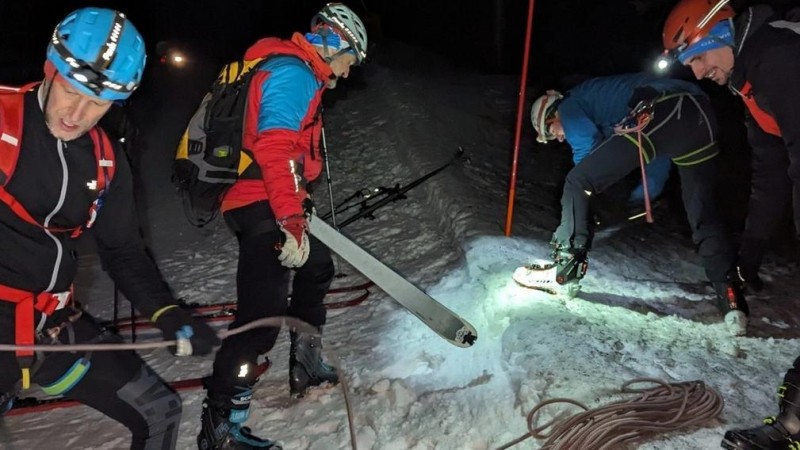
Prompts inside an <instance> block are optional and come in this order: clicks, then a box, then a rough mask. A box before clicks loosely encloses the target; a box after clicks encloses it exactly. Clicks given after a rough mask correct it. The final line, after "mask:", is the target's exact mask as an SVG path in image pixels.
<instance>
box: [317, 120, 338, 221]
mask: <svg viewBox="0 0 800 450" xmlns="http://www.w3.org/2000/svg"><path fill="white" fill-rule="evenodd" d="M320 114H322V112H320ZM322 159H323V160H324V161H325V180H326V182H327V183H328V198H329V199H330V201H331V220H332V221H333V226H334V228H336V210H335V209H334V207H333V180H332V179H331V166H330V163H329V162H328V142H327V141H326V140H325V127H324V126H323V127H322Z"/></svg>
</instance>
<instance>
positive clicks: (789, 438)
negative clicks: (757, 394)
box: [721, 358, 800, 450]
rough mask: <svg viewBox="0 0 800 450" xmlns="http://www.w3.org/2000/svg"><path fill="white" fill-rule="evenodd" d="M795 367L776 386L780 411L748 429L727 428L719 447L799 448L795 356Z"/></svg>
mask: <svg viewBox="0 0 800 450" xmlns="http://www.w3.org/2000/svg"><path fill="white" fill-rule="evenodd" d="M794 363H795V365H794V368H792V369H789V371H788V372H786V376H785V377H784V378H783V384H782V385H781V386H780V387H779V388H778V397H779V398H780V401H779V403H778V407H779V409H780V413H779V414H778V416H777V417H767V418H766V419H764V425H762V426H760V427H757V428H750V429H747V430H730V431H728V432H726V433H725V437H724V439H723V440H722V443H721V445H722V448H726V449H728V450H794V449H798V448H800V372H798V368H797V365H798V363H800V358H798V359H797V360H795V362H794Z"/></svg>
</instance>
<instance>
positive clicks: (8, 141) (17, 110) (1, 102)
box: [0, 83, 38, 186]
mask: <svg viewBox="0 0 800 450" xmlns="http://www.w3.org/2000/svg"><path fill="white" fill-rule="evenodd" d="M37 84H38V83H31V84H27V85H25V86H22V87H9V86H0V186H5V185H6V183H8V180H9V179H10V178H11V175H13V174H14V168H15V167H16V166H17V158H18V157H19V145H20V141H21V140H22V113H23V104H24V102H25V93H26V92H28V91H30V90H31V89H33V88H34V87H35V86H36V85H37Z"/></svg>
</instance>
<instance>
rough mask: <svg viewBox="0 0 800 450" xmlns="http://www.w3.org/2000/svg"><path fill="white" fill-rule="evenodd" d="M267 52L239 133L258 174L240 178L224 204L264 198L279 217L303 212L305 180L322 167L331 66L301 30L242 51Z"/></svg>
mask: <svg viewBox="0 0 800 450" xmlns="http://www.w3.org/2000/svg"><path fill="white" fill-rule="evenodd" d="M266 57H269V59H268V60H267V61H266V62H265V63H264V64H262V65H261V66H260V67H259V71H258V73H256V74H254V75H253V79H252V82H251V84H250V88H249V91H248V96H247V108H246V111H245V126H244V134H243V146H244V149H246V151H249V152H250V153H251V154H252V155H253V159H254V160H255V161H256V163H257V166H258V167H257V168H258V169H259V171H260V174H259V176H258V177H256V179H253V178H250V177H243V178H242V179H239V180H238V181H237V182H236V183H235V184H234V185H233V186H232V187H231V189H230V190H228V192H227V193H226V195H225V198H224V200H223V203H222V210H223V211H226V210H230V209H233V208H238V207H241V206H244V205H247V204H249V203H253V202H255V201H260V200H268V201H269V204H270V206H271V207H272V211H273V213H274V214H275V217H276V218H278V219H281V218H285V217H289V216H294V215H301V214H303V207H302V202H303V200H304V199H305V198H306V197H307V192H306V184H307V183H308V182H310V181H313V180H314V179H316V178H317V177H318V176H319V174H320V173H321V171H322V156H321V154H320V151H319V141H320V134H321V129H322V117H321V115H320V111H321V100H322V93H323V92H324V91H325V86H326V83H327V81H328V80H329V79H331V78H332V77H333V72H332V71H331V69H330V66H328V64H327V63H326V62H325V60H324V59H322V57H321V56H320V55H319V54H318V53H317V51H316V49H315V48H314V47H313V46H312V45H311V44H309V43H308V42H307V41H306V40H305V38H304V37H303V35H302V34H300V33H295V34H294V35H293V36H292V38H291V40H281V39H278V38H264V39H261V40H259V41H258V42H256V43H255V44H254V45H253V46H251V47H250V48H249V49H248V50H247V52H246V53H245V59H247V60H250V59H257V58H266Z"/></svg>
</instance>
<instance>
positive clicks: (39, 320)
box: [0, 8, 219, 449]
mask: <svg viewBox="0 0 800 450" xmlns="http://www.w3.org/2000/svg"><path fill="white" fill-rule="evenodd" d="M144 64H145V49H144V42H143V40H142V37H141V35H140V34H139V32H138V31H137V30H136V28H135V27H134V26H133V24H132V23H131V22H130V21H129V20H128V19H127V18H126V17H125V15H124V14H122V13H119V12H117V11H112V10H108V9H101V8H83V9H79V10H77V11H74V12H72V13H71V14H69V15H68V16H67V17H66V18H65V19H64V20H63V21H61V22H60V23H59V24H58V25H57V26H56V29H55V31H54V33H53V35H52V38H51V40H50V44H49V47H48V49H47V60H46V62H45V68H44V69H45V70H44V71H45V78H44V81H43V82H41V83H32V84H29V85H27V86H24V87H22V88H3V89H0V136H2V137H1V138H0V236H2V239H1V240H0V343H3V344H16V345H18V346H27V345H31V344H52V345H69V344H96V343H117V342H120V338H119V337H118V336H116V335H113V334H111V333H109V332H108V331H107V330H105V329H104V328H102V327H101V326H100V325H98V323H97V322H96V321H95V320H94V319H93V318H92V317H91V316H89V315H88V314H87V313H86V312H84V311H82V310H80V309H78V308H77V307H75V306H74V304H73V302H71V300H70V297H71V292H72V283H73V280H74V278H75V273H76V271H77V253H76V250H77V249H76V240H77V239H76V238H77V237H78V236H80V235H82V234H83V233H86V234H87V235H91V236H92V237H93V238H94V240H95V242H96V244H97V252H98V254H99V256H100V259H101V261H102V263H103V268H104V269H105V270H106V272H108V274H109V276H110V277H111V279H112V280H113V281H114V282H115V283H116V285H117V286H118V287H119V289H120V290H121V291H122V293H123V294H124V295H125V297H126V298H128V299H129V300H130V301H131V303H132V304H133V305H134V306H135V307H136V308H137V310H138V311H140V312H141V313H143V314H145V315H147V316H148V317H150V318H151V320H152V321H153V323H154V324H155V325H156V326H157V327H158V328H160V329H161V331H162V333H163V336H164V338H165V339H167V340H176V339H177V342H178V345H175V346H172V347H170V350H171V351H172V352H173V353H175V354H176V355H189V354H195V355H202V354H207V353H209V352H211V351H212V349H213V347H214V346H215V345H217V344H219V338H218V337H217V336H216V334H215V333H214V331H213V330H212V329H210V328H209V327H208V326H207V325H206V324H204V323H202V322H199V321H196V320H194V319H193V318H192V317H191V315H189V314H188V313H186V312H185V311H184V310H183V309H181V308H179V307H178V306H177V302H176V300H175V298H174V297H173V295H172V294H171V293H170V290H169V288H168V286H167V284H166V283H165V282H164V280H163V278H162V276H161V275H160V273H159V270H158V268H157V266H156V264H155V263H154V261H153V260H152V259H151V258H150V256H149V255H148V253H147V251H146V249H145V246H144V244H143V242H142V239H141V236H140V234H139V227H138V224H137V220H136V213H135V207H134V203H133V186H132V180H131V171H130V168H129V166H128V162H127V159H126V157H125V155H124V153H123V152H122V150H121V149H120V148H119V146H118V145H117V144H116V143H113V142H112V141H111V140H110V139H109V138H108V137H107V136H106V134H105V132H104V131H103V130H102V129H100V128H99V127H97V126H96V125H97V122H98V120H100V118H101V117H103V115H104V114H105V113H106V112H107V111H108V109H109V107H110V106H111V104H112V102H114V101H116V100H124V99H126V98H128V97H129V96H130V95H131V94H132V93H133V91H134V90H135V89H136V88H137V87H138V85H139V82H140V81H141V79H142V72H143V70H144ZM23 137H24V138H23ZM31 383H36V384H38V385H39V386H40V387H41V388H42V389H43V390H44V391H45V392H46V393H48V394H50V395H63V396H65V397H66V398H69V399H74V400H77V401H79V402H81V403H84V404H86V405H88V406H91V407H92V408H95V409H97V410H98V411H100V412H102V413H103V414H105V415H107V416H108V417H111V418H113V419H114V420H117V421H119V422H120V423H122V424H123V425H125V426H126V427H128V429H130V431H131V434H132V439H131V448H132V449H145V448H160V449H174V448H175V445H176V441H177V432H178V427H179V425H180V413H181V399H180V397H179V396H178V395H177V394H176V393H175V392H174V391H173V390H172V389H170V388H169V386H168V385H167V384H166V383H165V382H164V380H162V379H161V378H160V377H159V376H158V375H157V374H156V373H155V372H154V371H153V370H152V369H151V368H149V367H148V366H147V365H146V364H145V363H144V361H143V360H142V359H141V358H140V357H139V356H138V355H137V354H136V353H135V352H132V351H97V352H51V353H47V352H44V353H37V354H34V353H33V352H30V351H28V350H27V349H25V348H19V349H18V350H17V352H16V354H15V353H11V352H0V393H6V394H5V395H3V397H4V398H5V399H6V402H5V404H4V405H3V407H2V408H4V409H7V408H9V407H10V404H11V402H12V401H13V395H9V393H13V392H14V391H15V390H17V389H19V388H20V387H22V388H23V389H25V388H28V386H29V385H30V384H31ZM10 399H11V400H10Z"/></svg>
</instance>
